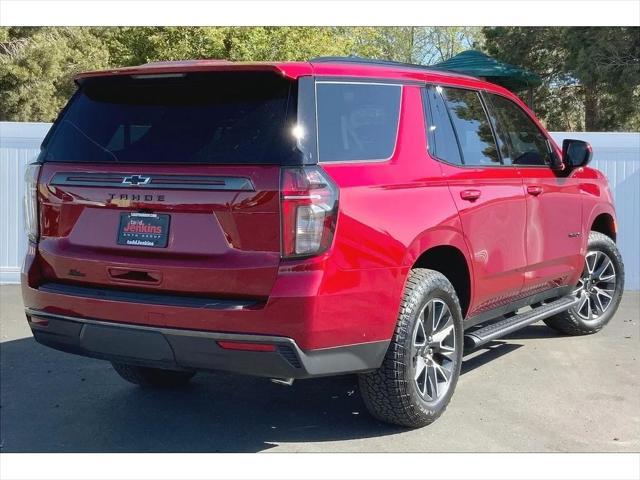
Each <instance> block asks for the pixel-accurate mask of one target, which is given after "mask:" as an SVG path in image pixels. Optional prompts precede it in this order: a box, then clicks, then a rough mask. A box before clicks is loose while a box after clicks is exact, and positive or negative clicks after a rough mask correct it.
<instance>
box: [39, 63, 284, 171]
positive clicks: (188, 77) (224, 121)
mask: <svg viewBox="0 0 640 480" xmlns="http://www.w3.org/2000/svg"><path fill="white" fill-rule="evenodd" d="M295 90H296V89H295V84H294V83H293V82H291V81H288V80H286V79H284V78H282V77H281V76H278V75H276V74H275V73H271V72H216V73H189V74H178V75H174V74H171V75H155V76H154V75H150V76H139V77H130V76H116V77H103V78H94V79H87V80H85V81H84V83H83V84H82V86H81V88H80V90H79V91H78V92H77V94H76V95H75V96H74V98H73V99H72V100H71V102H70V104H69V106H68V107H67V109H66V110H65V111H64V113H63V114H62V116H61V117H60V118H59V120H58V121H57V122H56V125H55V127H54V130H53V131H52V134H51V135H50V138H48V139H47V140H46V141H45V144H44V145H43V151H42V154H41V157H40V158H41V160H44V161H49V162H56V161H57V162H118V163H120V162H122V163H213V164H266V163H275V164H283V163H290V162H292V157H293V156H294V155H295V138H294V137H293V135H292V133H291V131H292V127H293V125H295V108H296V107H295V106H296V98H295V97H296V92H295ZM293 163H295V162H293Z"/></svg>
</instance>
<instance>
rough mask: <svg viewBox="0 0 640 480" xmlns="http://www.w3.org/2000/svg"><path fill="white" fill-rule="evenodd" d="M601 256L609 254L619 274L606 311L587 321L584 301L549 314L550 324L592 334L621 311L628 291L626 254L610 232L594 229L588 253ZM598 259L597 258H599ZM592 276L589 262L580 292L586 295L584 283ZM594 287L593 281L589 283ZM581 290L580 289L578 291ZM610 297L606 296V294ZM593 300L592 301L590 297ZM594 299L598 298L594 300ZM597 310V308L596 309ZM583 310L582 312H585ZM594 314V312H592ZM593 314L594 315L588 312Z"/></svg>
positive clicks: (574, 332) (568, 332)
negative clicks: (552, 314)
mask: <svg viewBox="0 0 640 480" xmlns="http://www.w3.org/2000/svg"><path fill="white" fill-rule="evenodd" d="M594 252H595V254H596V255H597V252H602V253H604V254H606V256H607V257H608V259H610V260H611V263H612V264H613V269H614V270H613V272H614V274H615V279H614V282H613V283H614V284H615V287H614V288H612V290H613V293H612V299H611V301H610V303H609V304H608V306H607V307H606V308H605V310H604V312H603V313H602V314H601V315H599V316H597V317H595V318H593V319H592V320H587V318H585V315H584V310H583V309H584V306H583V307H582V308H583V309H581V308H580V307H581V305H582V303H581V304H578V306H576V307H573V308H571V309H569V310H567V311H565V312H562V313H558V314H556V315H554V316H553V317H549V318H547V319H546V320H544V323H546V324H547V325H548V326H549V327H551V328H553V329H554V330H556V331H558V332H560V333H563V334H566V335H589V334H592V333H596V332H598V331H599V330H601V329H602V327H604V326H605V325H606V324H607V323H609V320H611V318H612V317H613V316H614V315H615V313H616V310H618V305H620V300H621V299H622V292H623V291H624V264H623V262H622V257H621V256H620V252H619V251H618V247H617V246H616V244H615V242H614V241H613V240H612V239H611V238H609V237H607V236H606V235H604V234H602V233H599V232H591V233H589V243H588V246H587V256H589V255H590V254H591V255H594ZM596 259H597V257H596ZM585 275H586V277H585ZM584 278H588V270H587V267H586V265H585V270H584V271H583V278H582V279H581V281H580V282H579V284H578V286H577V290H576V292H578V294H579V295H580V296H581V295H582V294H581V293H580V292H582V285H583V279H584ZM589 286H591V282H590V283H589ZM578 289H580V290H578ZM604 298H605V299H606V297H604ZM587 301H591V300H587ZM593 301H594V302H595V301H596V300H593ZM587 307H588V308H591V306H590V305H587ZM594 310H595V309H594ZM581 313H582V314H581ZM589 313H591V311H589ZM587 316H589V317H590V316H591V315H587Z"/></svg>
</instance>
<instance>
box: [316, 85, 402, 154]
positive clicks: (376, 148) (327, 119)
mask: <svg viewBox="0 0 640 480" xmlns="http://www.w3.org/2000/svg"><path fill="white" fill-rule="evenodd" d="M401 92H402V87H401V86H400V85H386V84H384V85H382V84H373V83H371V84H368V83H335V82H318V83H317V84H316V101H317V116H318V118H317V125H318V151H319V158H320V161H321V162H344V161H358V160H361V161H362V160H373V161H375V160H386V159H389V158H390V157H391V156H392V155H393V151H394V150H395V145H396V137H397V133H398V120H399V117H400V97H401Z"/></svg>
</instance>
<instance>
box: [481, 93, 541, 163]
mask: <svg viewBox="0 0 640 480" xmlns="http://www.w3.org/2000/svg"><path fill="white" fill-rule="evenodd" d="M486 98H488V99H489V102H488V106H489V109H490V110H491V111H492V112H493V115H494V116H495V119H496V122H497V128H498V129H499V130H500V131H501V132H502V133H501V137H502V138H503V139H504V143H505V148H503V159H504V162H505V163H506V164H508V165H537V166H545V165H549V164H550V161H551V159H550V155H551V150H550V148H549V143H548V141H547V138H546V137H545V136H544V135H543V134H542V132H541V131H540V129H539V128H538V126H537V125H536V124H535V123H534V122H533V120H531V118H529V116H528V115H527V114H526V113H525V112H524V111H523V110H522V108H520V107H519V106H518V105H516V104H515V103H513V102H512V101H511V100H509V99H507V98H504V97H502V96H500V95H495V94H487V95H486Z"/></svg>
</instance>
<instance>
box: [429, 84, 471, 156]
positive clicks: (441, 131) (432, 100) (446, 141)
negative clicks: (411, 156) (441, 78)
mask: <svg viewBox="0 0 640 480" xmlns="http://www.w3.org/2000/svg"><path fill="white" fill-rule="evenodd" d="M425 97H426V99H427V102H426V105H425V111H426V112H427V117H428V118H427V136H428V139H429V153H430V154H431V156H433V157H436V158H439V159H441V160H444V161H445V162H449V163H458V164H459V163H462V159H461V158H460V149H459V148H458V141H457V140H456V135H455V132H454V131H453V126H452V125H451V119H450V118H449V114H448V113H447V107H446V106H445V104H444V100H443V99H442V96H441V95H440V92H439V91H438V90H437V89H436V88H435V87H432V88H427V89H426V90H425Z"/></svg>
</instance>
